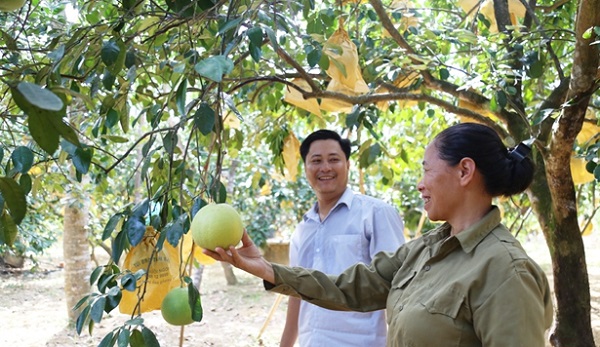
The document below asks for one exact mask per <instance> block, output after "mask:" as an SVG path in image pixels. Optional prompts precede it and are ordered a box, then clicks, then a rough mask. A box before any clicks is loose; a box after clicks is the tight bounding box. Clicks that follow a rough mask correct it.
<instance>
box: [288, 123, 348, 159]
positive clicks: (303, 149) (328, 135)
mask: <svg viewBox="0 0 600 347" xmlns="http://www.w3.org/2000/svg"><path fill="white" fill-rule="evenodd" d="M317 140H335V141H337V142H338V143H339V144H340V147H341V148H342V151H343V152H344V154H345V155H346V160H348V159H350V140H348V139H343V138H342V137H341V136H340V134H338V133H336V132H335V131H331V130H326V129H321V130H317V131H315V132H313V133H312V134H310V135H308V136H307V137H306V138H305V139H304V141H302V144H301V145H300V156H301V157H302V161H305V159H306V155H307V154H308V151H309V150H310V145H311V144H312V143H313V142H315V141H317Z"/></svg>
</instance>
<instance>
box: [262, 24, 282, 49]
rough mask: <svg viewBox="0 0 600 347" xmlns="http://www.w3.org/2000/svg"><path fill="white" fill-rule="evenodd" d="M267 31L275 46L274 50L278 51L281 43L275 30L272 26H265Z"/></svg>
mask: <svg viewBox="0 0 600 347" xmlns="http://www.w3.org/2000/svg"><path fill="white" fill-rule="evenodd" d="M265 31H266V32H267V37H269V42H271V45H272V46H273V50H274V51H275V52H277V51H278V50H279V43H278V42H277V35H276V34H275V31H273V29H271V28H265Z"/></svg>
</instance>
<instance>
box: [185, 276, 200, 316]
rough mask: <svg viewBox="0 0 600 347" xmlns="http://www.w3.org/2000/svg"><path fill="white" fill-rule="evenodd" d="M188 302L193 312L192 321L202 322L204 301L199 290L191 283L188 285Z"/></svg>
mask: <svg viewBox="0 0 600 347" xmlns="http://www.w3.org/2000/svg"><path fill="white" fill-rule="evenodd" d="M188 300H189V304H190V308H191V310H192V319H193V320H194V322H201V321H202V315H203V312H202V301H201V299H200V293H199V292H198V289H196V287H194V284H193V283H192V282H191V281H190V283H188Z"/></svg>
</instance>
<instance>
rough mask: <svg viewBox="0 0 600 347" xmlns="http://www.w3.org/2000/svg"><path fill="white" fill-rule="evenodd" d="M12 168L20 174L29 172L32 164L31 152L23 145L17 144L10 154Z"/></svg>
mask: <svg viewBox="0 0 600 347" xmlns="http://www.w3.org/2000/svg"><path fill="white" fill-rule="evenodd" d="M10 158H11V160H12V163H13V166H14V169H15V170H16V171H17V172H19V173H22V174H25V173H27V172H29V170H30V169H31V167H32V166H33V152H32V151H31V149H29V148H28V147H25V146H19V147H17V148H15V150H14V151H13V152H12V154H11V155H10Z"/></svg>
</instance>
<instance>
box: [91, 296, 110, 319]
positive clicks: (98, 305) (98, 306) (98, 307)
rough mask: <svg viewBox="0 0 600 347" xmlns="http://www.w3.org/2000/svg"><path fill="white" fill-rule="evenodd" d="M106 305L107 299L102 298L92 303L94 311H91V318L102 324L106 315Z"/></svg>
mask: <svg viewBox="0 0 600 347" xmlns="http://www.w3.org/2000/svg"><path fill="white" fill-rule="evenodd" d="M105 303H106V297H104V296H100V297H98V299H96V300H95V301H94V302H93V303H92V310H91V311H90V318H91V319H92V320H93V321H94V322H96V323H100V321H101V320H102V315H103V314H104V304H105Z"/></svg>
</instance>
